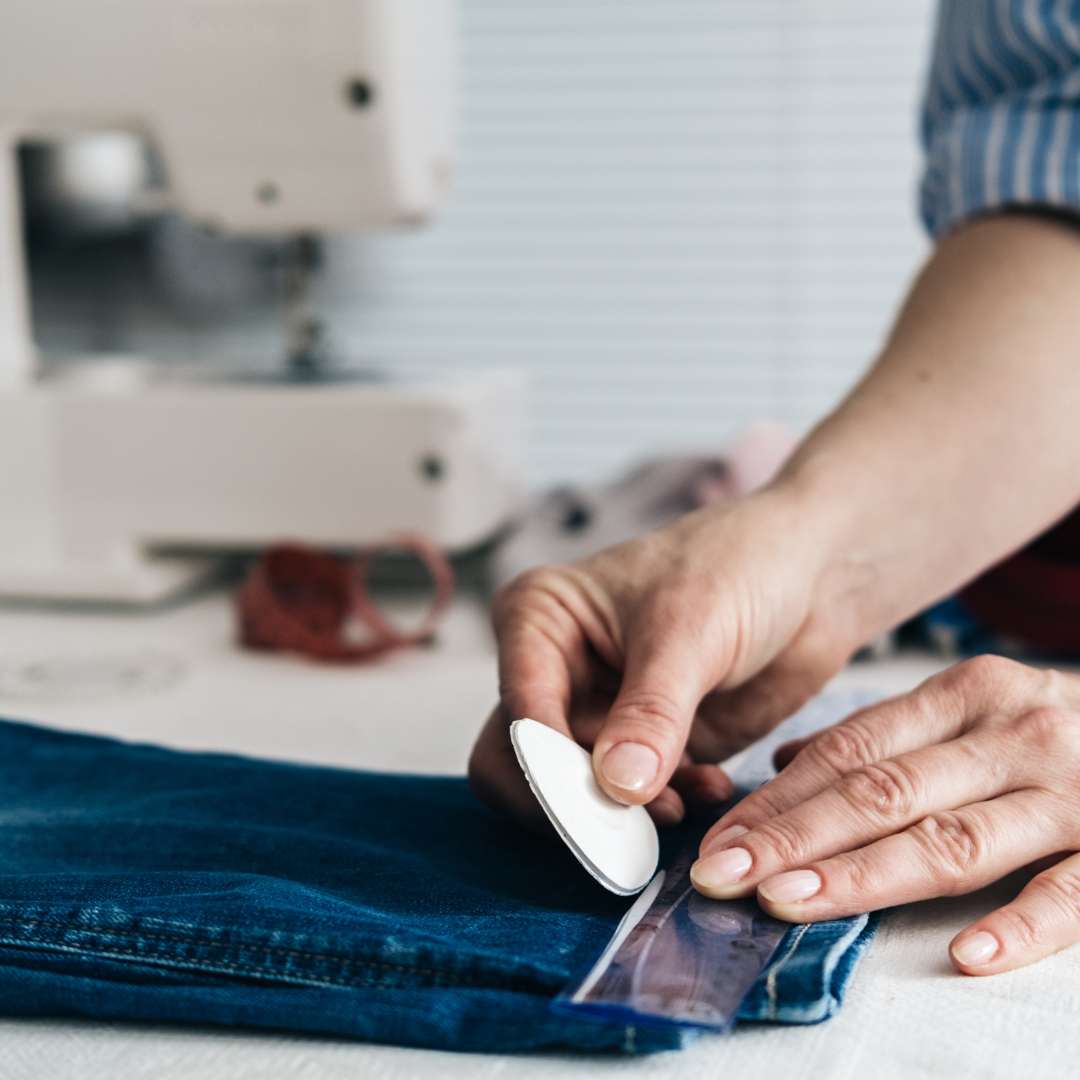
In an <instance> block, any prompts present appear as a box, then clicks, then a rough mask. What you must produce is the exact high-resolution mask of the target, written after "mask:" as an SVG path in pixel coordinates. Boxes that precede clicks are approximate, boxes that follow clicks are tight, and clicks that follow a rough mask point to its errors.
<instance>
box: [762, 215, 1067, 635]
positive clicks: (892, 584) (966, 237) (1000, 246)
mask: <svg viewBox="0 0 1080 1080" xmlns="http://www.w3.org/2000/svg"><path fill="white" fill-rule="evenodd" d="M777 487H778V489H781V490H789V491H791V492H793V493H795V494H796V496H797V498H798V499H800V500H802V502H803V505H804V506H805V507H806V508H807V512H808V513H812V514H814V515H815V516H818V515H823V516H824V519H825V526H824V527H823V534H824V535H825V536H827V537H828V541H827V543H826V544H825V545H824V546H825V548H826V549H827V550H825V551H823V553H822V555H823V566H822V584H821V589H822V591H823V594H824V595H823V602H824V603H827V604H843V605H845V606H846V608H847V610H848V611H849V613H850V617H851V618H852V619H854V620H855V621H856V622H857V627H858V632H859V633H862V634H876V633H877V632H879V631H880V630H881V629H884V628H886V627H887V626H889V625H892V624H893V623H895V622H896V621H898V620H900V619H902V618H904V617H906V616H907V615H909V614H911V613H913V612H914V611H916V610H918V608H920V607H921V606H923V605H925V604H926V603H928V602H930V601H932V600H934V599H936V598H938V597H939V596H942V595H944V594H946V593H948V592H949V591H951V590H952V589H954V588H956V587H957V586H959V585H961V584H962V583H963V582H965V581H967V580H969V579H970V578H971V577H973V576H975V575H976V574H977V573H979V572H980V571H981V570H983V569H984V568H986V567H987V566H989V565H991V564H992V563H994V562H996V561H997V560H998V559H1000V558H1001V557H1003V556H1004V555H1006V554H1008V553H1009V552H1010V551H1012V550H1014V549H1015V548H1017V547H1019V546H1021V545H1022V544H1023V543H1025V542H1026V541H1027V540H1029V539H1031V538H1032V537H1033V536H1035V535H1037V534H1038V533H1039V532H1041V531H1042V530H1043V529H1045V528H1046V527H1047V526H1048V525H1050V524H1051V523H1052V522H1053V521H1055V520H1056V519H1057V518H1059V517H1060V516H1062V515H1063V514H1064V513H1066V512H1067V511H1068V510H1069V509H1070V508H1071V507H1072V506H1073V505H1074V504H1075V503H1077V501H1080V231H1077V230H1076V229H1075V228H1074V227H1073V226H1071V225H1069V224H1065V223H1061V222H1054V221H1049V220H1044V219H1040V218H1036V217H1031V216H1020V215H1004V216H1001V217H997V218H993V219H988V220H985V221H982V222H979V223H976V224H973V225H970V226H968V227H966V228H964V229H962V230H960V231H959V232H958V233H956V234H954V235H953V236H951V237H949V238H947V239H946V240H945V241H944V242H942V244H941V245H940V246H939V247H938V249H937V251H936V252H935V254H934V255H933V257H932V258H931V259H930V260H929V262H928V263H927V265H926V267H925V268H924V270H923V272H922V273H921V274H920V276H919V278H918V279H917V281H916V282H915V284H914V286H913V288H912V291H911V294H910V296H909V297H908V300H907V302H906V304H905V306H904V308H903V310H902V311H901V313H900V315H899V318H898V320H897V323H896V326H895V328H894V330H893V333H892V335H891V337H890V339H889V341H888V342H887V344H886V347H885V349H884V351H883V353H882V355H881V357H880V359H879V360H878V361H877V363H876V364H875V365H874V367H873V368H872V369H871V371H870V372H869V373H868V374H867V375H866V376H865V378H864V379H863V380H862V381H861V382H860V383H859V385H858V386H857V387H856V388H855V389H854V390H853V391H852V392H851V394H850V395H849V396H848V398H847V399H846V400H845V401H844V402H843V403H842V404H841V405H840V406H839V407H838V408H837V409H836V410H835V411H834V412H833V413H832V414H831V415H830V416H829V417H827V418H826V419H825V420H824V421H823V422H822V423H821V424H820V425H819V426H818V427H817V428H816V429H815V430H814V431H813V432H812V433H811V434H810V435H809V436H808V437H807V439H806V440H805V441H804V443H803V444H802V445H801V447H800V448H799V450H798V451H797V452H796V454H795V455H794V457H793V458H792V460H791V462H790V463H789V465H788V466H787V468H786V469H785V470H784V472H783V474H782V475H781V477H780V479H779V481H778V483H777ZM819 531H821V530H819Z"/></svg>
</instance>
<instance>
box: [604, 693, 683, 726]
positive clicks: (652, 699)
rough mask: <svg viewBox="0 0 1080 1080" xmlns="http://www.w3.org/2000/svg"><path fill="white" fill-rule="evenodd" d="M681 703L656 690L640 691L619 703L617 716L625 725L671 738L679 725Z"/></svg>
mask: <svg viewBox="0 0 1080 1080" xmlns="http://www.w3.org/2000/svg"><path fill="white" fill-rule="evenodd" d="M681 712H682V710H681V708H680V706H679V703H678V702H677V701H676V700H675V699H674V698H673V697H671V696H670V695H668V694H664V693H662V692H659V691H655V690H639V691H634V692H633V693H630V694H627V695H625V696H623V697H622V698H621V700H620V701H619V702H618V709H617V715H618V718H619V720H621V721H622V722H623V723H626V722H632V723H633V724H635V725H636V726H640V727H641V728H643V729H644V730H647V731H650V732H654V733H656V734H657V735H663V736H670V733H671V731H672V729H673V728H676V727H677V726H678V725H679V719H680V716H681Z"/></svg>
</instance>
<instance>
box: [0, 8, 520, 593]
mask: <svg viewBox="0 0 1080 1080" xmlns="http://www.w3.org/2000/svg"><path fill="white" fill-rule="evenodd" d="M455 14H456V12H455V4H454V2H453V0H170V2H169V3H152V2H147V0H109V2H108V3H105V4H98V5H91V6H87V5H86V4H84V3H83V2H82V0H5V3H4V4H3V6H2V7H0V596H22V597H47V598H53V599H62V600H67V599H77V600H113V601H128V602H143V601H155V600H159V599H161V598H163V597H165V596H168V595H171V594H173V593H175V592H177V591H178V590H182V589H184V588H187V587H188V586H190V585H191V584H192V583H193V582H194V581H196V580H197V579H198V578H199V577H201V576H202V575H203V574H204V573H205V572H206V570H207V568H208V566H209V563H208V560H207V559H206V558H205V557H203V556H204V555H205V553H207V552H219V551H222V550H227V549H236V548H257V547H260V546H264V545H266V544H268V543H271V542H273V541H275V540H279V539H281V538H283V537H293V538H297V539H302V540H306V541H309V542H313V543H318V544H324V545H328V546H335V547H353V546H357V545H362V544H364V543H367V542H370V541H374V540H378V539H385V538H386V537H387V535H388V534H391V533H393V532H396V531H403V530H410V531H418V532H422V533H424V534H426V535H427V536H428V537H429V538H431V539H432V540H434V541H435V542H436V543H439V544H441V545H443V546H444V547H446V548H448V549H451V550H458V549H464V548H467V547H470V546H472V545H475V544H477V543H479V542H481V541H483V540H484V539H485V538H487V537H489V536H491V535H492V534H493V533H494V532H495V531H496V530H497V529H498V527H499V526H500V525H501V524H502V523H503V522H504V521H505V520H506V518H507V516H508V514H509V513H510V511H511V510H512V509H513V508H514V506H515V505H516V503H517V499H518V493H519V482H518V470H517V466H516V456H515V453H514V446H515V441H516V438H517V435H518V431H519V426H518V425H517V423H516V415H517V398H518V394H517V388H516V386H515V384H514V383H513V382H512V381H510V380H508V379H506V378H505V377H491V378H480V377H476V376H474V377H472V378H469V377H459V378H454V377H452V376H444V377H441V378H439V379H436V380H433V381H432V380H419V381H395V380H392V379H389V380H377V379H376V380H373V379H370V378H368V379H354V378H351V377H346V376H344V375H341V374H339V373H327V372H325V371H323V370H321V368H320V364H319V359H318V356H317V339H318V336H319V326H318V321H317V319H316V318H315V317H314V316H313V314H312V311H311V307H310V303H309V301H308V293H309V288H308V286H309V279H310V276H311V274H312V273H313V272H314V270H315V262H316V260H315V259H314V258H313V257H312V255H311V253H312V251H313V250H314V245H313V242H312V237H313V236H316V235H317V234H319V233H321V232H324V231H327V230H348V229H358V228H369V227H386V226H416V225H419V224H422V223H424V222H426V221H428V220H430V219H431V218H432V216H433V215H434V214H435V213H436V212H437V211H438V210H439V208H440V206H441V205H442V203H443V201H444V198H445V196H446V194H447V191H448V188H449V184H450V179H451V174H452V172H453V164H454V138H453V136H454V119H455V96H456V94H455V91H456V54H455V33H454V30H455ZM100 131H122V132H130V133H134V134H136V135H138V136H140V137H141V138H142V139H145V140H146V142H147V143H148V144H149V145H150V146H152V147H153V149H154V151H155V153H156V155H157V157H158V159H159V160H160V161H161V162H162V163H163V165H164V169H165V173H166V177H167V193H168V200H169V204H170V206H172V207H175V208H177V209H179V210H181V211H182V212H183V213H184V214H185V215H186V216H188V217H190V218H191V219H192V220H195V221H198V222H201V223H204V224H206V225H207V226H208V227H210V228H213V229H216V230H227V231H229V232H238V233H244V234H247V233H251V234H259V235H269V236H282V237H285V236H288V237H294V238H295V240H294V241H292V242H291V243H290V244H289V245H288V250H290V251H292V252H293V253H294V259H293V265H292V266H291V267H290V278H291V282H292V285H291V287H290V304H289V308H290V310H289V317H290V326H289V332H288V335H287V336H288V341H287V343H286V344H285V346H284V347H283V350H282V352H283V356H282V360H283V363H282V364H281V366H280V372H279V373H277V374H274V375H272V376H270V377H266V376H265V374H264V375H263V376H262V377H258V378H255V377H236V376H235V374H230V373H229V372H228V371H227V370H225V369H224V367H223V366H222V367H221V368H220V369H219V368H218V367H216V366H215V365H214V364H213V363H206V362H205V361H203V362H202V363H200V364H198V365H192V366H191V367H190V368H183V369H177V368H176V367H175V366H171V367H170V368H169V370H168V372H167V373H166V372H165V371H164V370H163V366H162V365H160V364H157V365H156V364H154V363H152V362H150V361H149V360H148V359H138V358H120V359H117V358H111V359H109V360H103V359H101V358H98V359H90V360H89V361H87V360H85V359H80V362H78V363H63V364H60V365H55V364H54V365H51V366H48V365H44V364H43V363H42V362H41V361H40V360H39V358H38V357H37V356H36V355H35V348H34V344H33V341H32V340H31V331H30V318H29V306H28V304H29V301H28V288H27V273H26V253H25V250H24V243H23V239H22V230H21V213H20V191H19V184H18V180H17V168H16V148H17V146H18V145H19V144H20V143H21V142H23V141H26V140H31V139H46V140H47V139H51V138H57V137H61V136H68V135H70V134H72V133H79V132H100ZM162 550H165V551H167V552H168V555H164V554H162V553H161V552H162ZM178 550H179V551H180V552H181V555H180V556H177V554H176V552H177V551H178ZM193 553H195V554H194V555H193Z"/></svg>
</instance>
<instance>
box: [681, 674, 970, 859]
mask: <svg viewBox="0 0 1080 1080" xmlns="http://www.w3.org/2000/svg"><path fill="white" fill-rule="evenodd" d="M966 724H967V718H966V711H965V710H964V709H962V708H960V707H959V706H958V705H957V704H956V703H954V702H952V701H951V700H950V699H949V698H948V697H946V696H944V695H941V694H938V693H935V692H933V690H932V689H931V688H930V687H929V684H924V685H923V686H922V687H920V688H918V689H917V690H914V691H912V692H911V693H908V694H903V695H901V696H900V697H896V698H891V699H889V700H888V701H883V702H880V703H879V704H877V705H871V706H869V707H868V708H866V709H860V710H859V711H858V712H856V713H854V714H852V715H851V716H850V717H848V718H847V719H846V720H843V721H841V722H840V723H839V724H834V725H833V726H832V727H830V728H826V729H825V730H824V731H823V732H821V733H820V734H819V735H817V736H816V737H815V738H813V739H812V740H811V741H810V742H809V743H808V744H807V745H806V746H804V747H803V749H802V750H800V751H799V753H798V754H796V755H795V758H794V759H793V760H792V761H791V762H790V764H788V765H787V767H786V768H784V769H783V771H782V772H780V773H779V774H778V775H777V776H776V777H775V778H774V779H772V780H770V781H769V782H768V783H766V784H763V785H762V786H761V787H760V788H758V789H757V790H756V791H754V792H752V793H751V794H749V795H748V796H747V797H746V798H745V799H743V800H742V801H741V802H739V803H738V804H737V805H735V806H734V807H732V809H731V810H729V811H728V812H727V813H726V814H724V815H723V817H721V818H720V819H719V820H718V821H717V822H716V823H715V824H714V825H713V826H712V828H710V829H709V831H708V832H707V833H706V834H705V836H704V837H703V838H702V841H701V848H700V850H701V854H702V855H706V854H708V853H709V852H710V851H714V850H716V849H717V848H718V847H720V846H723V844H724V843H725V841H726V837H724V835H723V834H729V835H734V834H732V833H731V830H732V829H738V830H739V831H742V830H745V829H752V828H754V827H755V826H757V825H760V824H762V823H763V822H765V821H768V820H769V819H770V818H773V817H776V816H777V815H778V814H782V813H784V812H786V811H788V810H790V809H792V808H793V807H795V806H798V805H799V804H800V803H804V802H806V800H808V799H810V798H812V797H813V796H815V795H818V794H819V793H820V792H822V791H824V790H825V789H826V788H827V787H829V786H830V785H831V784H834V783H835V782H836V781H837V780H839V779H840V778H841V777H842V776H844V775H846V774H847V773H850V772H852V771H853V770H855V769H860V768H864V767H865V766H867V765H872V764H874V763H875V762H878V761H882V760H884V759H886V758H891V757H896V756H898V755H900V754H904V753H909V752H911V751H913V750H918V749H921V748H922V747H924V746H927V745H929V744H931V743H935V742H941V741H944V740H945V739H950V738H955V737H956V736H957V735H959V734H961V733H962V731H963V730H964V729H965V726H966Z"/></svg>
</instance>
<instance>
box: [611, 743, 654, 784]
mask: <svg viewBox="0 0 1080 1080" xmlns="http://www.w3.org/2000/svg"><path fill="white" fill-rule="evenodd" d="M659 771H660V758H659V756H658V755H657V753H656V751H655V750H652V749H650V748H649V747H648V746H642V745H641V743H633V742H621V743H617V744H616V745H615V746H613V747H612V748H611V749H610V750H609V751H608V752H607V753H606V754H605V755H604V758H603V760H602V761H601V762H600V772H601V773H602V774H603V777H604V779H605V780H606V781H607V782H608V783H609V784H611V785H612V786H613V787H617V788H622V789H623V791H642V790H644V789H645V788H646V787H648V786H649V784H651V783H652V782H653V781H654V780H655V779H656V774H657V773H658V772H659Z"/></svg>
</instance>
